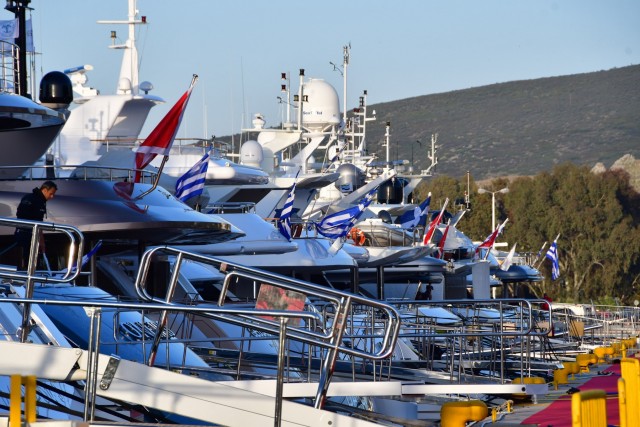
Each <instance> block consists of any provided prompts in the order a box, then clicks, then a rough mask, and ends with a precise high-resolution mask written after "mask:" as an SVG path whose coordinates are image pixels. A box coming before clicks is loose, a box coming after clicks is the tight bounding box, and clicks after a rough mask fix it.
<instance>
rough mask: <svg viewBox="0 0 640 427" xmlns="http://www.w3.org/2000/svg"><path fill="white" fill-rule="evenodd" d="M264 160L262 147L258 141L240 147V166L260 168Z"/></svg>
mask: <svg viewBox="0 0 640 427" xmlns="http://www.w3.org/2000/svg"><path fill="white" fill-rule="evenodd" d="M262 160H264V154H263V152H262V145H260V143H259V142H258V141H253V140H250V141H247V142H245V143H244V144H242V147H240V164H242V165H247V166H253V167H255V168H259V167H260V164H261V163H262Z"/></svg>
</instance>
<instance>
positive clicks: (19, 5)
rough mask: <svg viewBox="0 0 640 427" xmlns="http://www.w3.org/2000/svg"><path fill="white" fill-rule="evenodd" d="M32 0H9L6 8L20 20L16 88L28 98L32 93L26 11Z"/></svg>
mask: <svg viewBox="0 0 640 427" xmlns="http://www.w3.org/2000/svg"><path fill="white" fill-rule="evenodd" d="M30 2H31V0H8V1H7V5H6V6H5V9H6V10H8V11H9V12H13V13H14V15H15V17H16V19H17V20H18V38H17V39H16V45H18V61H17V62H18V63H17V64H16V67H15V68H16V69H17V70H18V82H17V83H18V87H17V88H15V89H16V92H15V93H17V94H18V95H22V96H24V97H26V98H31V94H29V93H28V87H27V18H26V11H27V9H29V3H30Z"/></svg>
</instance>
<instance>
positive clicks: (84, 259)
mask: <svg viewBox="0 0 640 427" xmlns="http://www.w3.org/2000/svg"><path fill="white" fill-rule="evenodd" d="M101 247H102V240H98V243H96V244H95V246H94V247H93V249H91V250H90V251H89V252H87V253H86V254H84V255H83V256H82V260H81V263H82V264H81V265H80V270H82V269H83V268H84V266H85V265H87V264H88V263H89V260H91V258H92V257H93V256H94V255H95V254H96V252H98V250H99V249H100V248H101ZM77 267H78V266H77V264H75V263H74V265H73V267H71V272H72V273H75V272H76V270H77ZM66 274H67V269H66V268H65V269H63V270H60V272H59V273H56V276H57V275H59V276H60V277H63V276H64V275H66Z"/></svg>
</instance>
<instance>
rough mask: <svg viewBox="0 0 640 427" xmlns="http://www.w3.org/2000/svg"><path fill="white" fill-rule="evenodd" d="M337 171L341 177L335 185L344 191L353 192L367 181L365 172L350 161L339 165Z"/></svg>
mask: <svg viewBox="0 0 640 427" xmlns="http://www.w3.org/2000/svg"><path fill="white" fill-rule="evenodd" d="M336 172H338V173H339V174H340V177H339V178H338V180H337V181H336V182H335V184H334V185H335V186H336V188H337V189H338V190H340V191H341V192H342V193H351V192H352V191H354V190H357V189H358V188H360V187H362V186H363V185H364V183H365V182H364V181H365V175H364V173H362V171H361V170H360V169H358V168H357V167H356V166H355V165H352V164H350V163H343V164H341V165H340V166H338V169H336Z"/></svg>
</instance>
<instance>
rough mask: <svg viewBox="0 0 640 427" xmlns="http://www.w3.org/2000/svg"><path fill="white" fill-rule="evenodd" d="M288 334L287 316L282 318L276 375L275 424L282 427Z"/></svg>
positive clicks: (276, 426)
mask: <svg viewBox="0 0 640 427" xmlns="http://www.w3.org/2000/svg"><path fill="white" fill-rule="evenodd" d="M286 336H287V318H286V317H281V318H280V335H279V337H278V373H277V377H276V414H275V417H274V419H273V420H274V422H273V425H274V426H275V427H280V425H281V424H282V394H283V393H282V390H283V387H284V357H285V354H284V353H285V342H286Z"/></svg>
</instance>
